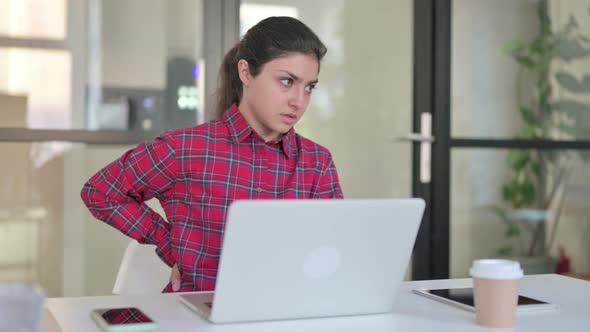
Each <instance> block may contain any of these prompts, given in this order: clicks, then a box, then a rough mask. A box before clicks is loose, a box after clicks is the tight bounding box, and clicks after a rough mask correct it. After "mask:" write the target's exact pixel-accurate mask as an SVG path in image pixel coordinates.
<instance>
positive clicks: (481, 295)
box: [469, 259, 523, 328]
mask: <svg viewBox="0 0 590 332" xmlns="http://www.w3.org/2000/svg"><path fill="white" fill-rule="evenodd" d="M469 272H470V274H471V276H472V277H473V292H474V302H475V318H476V322H477V323H478V324H479V325H482V326H486V327H494V328H510V327H513V326H514V322H515V320H516V306H517V303H518V289H519V286H520V279H521V278H522V276H523V272H522V269H521V268H520V264H519V263H518V262H516V261H511V260H505V259H480V260H476V261H474V262H473V264H472V266H471V269H470V271H469Z"/></svg>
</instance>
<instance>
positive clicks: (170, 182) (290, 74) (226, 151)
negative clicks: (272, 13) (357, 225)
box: [81, 17, 342, 292]
mask: <svg viewBox="0 0 590 332" xmlns="http://www.w3.org/2000/svg"><path fill="white" fill-rule="evenodd" d="M325 53H326V48H325V46H324V45H323V44H322V42H321V41H320V40H319V38H318V37H317V36H316V35H315V34H314V33H313V32H312V31H311V30H310V29H309V28H308V27H307V26H306V25H304V24H303V23H301V22H300V21H298V20H296V19H293V18H289V17H270V18H267V19H265V20H263V21H261V22H259V23H258V24H257V25H255V26H254V27H252V28H251V29H250V30H249V31H248V32H247V33H246V35H245V36H244V38H243V39H242V41H241V42H240V43H238V44H237V45H236V46H234V47H233V48H232V49H231V50H230V51H229V52H228V53H227V54H226V56H225V57H224V62H223V64H222V66H221V69H220V79H219V81H220V86H219V88H218V91H217V98H218V105H217V113H218V115H219V116H220V119H217V120H213V121H210V122H208V123H205V124H202V125H199V126H195V127H189V128H180V129H176V130H173V131H170V132H166V133H164V134H162V135H161V136H160V137H158V138H156V139H155V140H154V141H153V142H149V143H143V144H140V145H138V146H137V147H136V148H134V149H132V150H130V151H128V152H126V153H125V154H124V155H123V156H122V157H121V158H120V159H118V160H115V161H114V162H112V163H111V164H109V165H108V166H106V167H105V168H104V169H102V170H101V171H100V172H98V173H97V174H95V175H94V176H93V177H92V178H91V179H90V180H89V181H88V182H87V183H86V184H85V185H84V188H83V189H82V193H81V196H82V200H83V201H84V203H85V204H86V206H87V207H88V209H89V210H90V212H91V213H92V214H93V215H94V216H95V217H96V218H97V219H99V220H102V221H104V222H106V223H107V224H109V225H111V226H113V227H115V228H117V229H118V230H120V231H121V232H123V233H124V234H126V235H128V236H130V237H132V238H133V239H136V240H137V241H139V242H140V243H148V244H155V245H156V247H157V249H156V252H157V254H158V255H159V256H160V258H161V259H162V260H163V261H164V262H166V264H168V265H169V266H171V267H172V274H171V283H170V284H168V286H167V287H166V288H165V289H164V292H170V291H206V290H213V289H214V288H215V278H216V275H217V267H218V263H219V255H220V249H221V242H222V236H223V229H224V223H225V219H226V213H227V209H228V206H229V204H230V203H231V202H233V201H234V200H236V199H307V198H342V190H341V188H340V184H339V180H338V175H337V173H336V168H335V166H334V163H333V161H332V157H331V155H330V152H329V151H328V150H327V149H326V148H324V147H322V146H320V145H318V144H316V143H314V142H312V141H310V140H308V139H306V138H303V137H302V136H300V135H298V134H296V133H295V132H294V129H293V126H294V125H295V124H296V123H297V122H298V121H299V120H300V119H301V117H302V116H303V114H304V113H305V110H306V108H307V105H308V104H309V100H310V97H311V93H312V90H313V89H314V87H315V85H316V83H317V82H318V74H319V67H320V61H321V59H322V57H323V56H324V54H325ZM153 197H156V198H157V199H158V200H159V201H160V204H161V205H162V207H163V209H164V211H165V213H166V217H167V219H168V222H166V221H165V220H164V219H163V218H162V217H161V216H159V215H158V214H157V213H155V212H154V211H152V210H151V209H150V208H149V207H148V206H147V205H146V204H145V201H146V200H149V199H151V198H153Z"/></svg>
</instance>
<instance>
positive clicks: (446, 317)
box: [42, 275, 590, 332]
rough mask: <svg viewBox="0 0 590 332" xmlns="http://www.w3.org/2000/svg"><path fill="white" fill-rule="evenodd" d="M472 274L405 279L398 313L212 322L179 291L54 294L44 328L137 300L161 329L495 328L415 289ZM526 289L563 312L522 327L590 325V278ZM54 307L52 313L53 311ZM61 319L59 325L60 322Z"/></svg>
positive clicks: (521, 319) (542, 281)
mask: <svg viewBox="0 0 590 332" xmlns="http://www.w3.org/2000/svg"><path fill="white" fill-rule="evenodd" d="M471 285H472V283H471V279H452V280H432V281H412V282H406V283H404V284H403V285H402V289H401V291H400V293H399V295H398V298H397V302H396V306H395V308H394V311H393V313H391V314H383V315H367V316H355V317H337V318H321V319H305V320H294V321H276V322H260V323H244V324H226V325H211V324H208V323H207V322H206V321H205V320H203V319H201V318H200V317H199V316H198V315H197V314H194V313H192V312H191V311H189V310H188V309H187V308H186V307H185V306H184V305H182V304H181V303H180V302H178V299H177V295H175V294H162V295H142V296H102V297H82V298H54V299H49V300H48V301H47V304H46V309H47V310H46V317H45V318H44V322H43V326H42V331H44V332H50V331H51V332H53V331H59V328H61V330H62V331H63V332H69V331H88V332H91V331H99V330H98V328H97V327H96V326H95V324H94V322H93V321H92V320H91V318H90V311H91V310H92V309H95V308H101V307H121V306H137V307H140V308H141V309H143V310H144V311H145V312H146V313H147V314H148V315H149V316H151V317H152V318H153V319H154V320H157V321H158V323H159V325H160V331H174V332H182V331H216V332H218V331H221V332H227V331H230V332H234V331H235V332H241V331H256V332H266V331H298V332H299V331H318V330H322V331H324V330H326V329H329V330H334V331H339V330H343V329H346V330H348V331H453V332H461V331H490V330H491V329H486V328H482V327H479V326H477V325H476V324H475V321H474V314H472V313H469V312H466V311H463V310H461V309H456V308H454V307H451V306H448V305H446V304H443V303H438V302H435V301H432V300H429V299H427V298H423V297H421V296H418V295H415V294H413V293H412V292H411V290H412V289H415V288H446V287H470V286H471ZM521 294H523V295H529V296H533V297H536V298H539V299H541V300H545V301H547V302H552V303H556V304H557V305H559V307H560V311H559V312H549V313H547V312H544V313H526V314H519V315H518V316H517V322H516V330H517V331H519V332H520V331H535V332H539V331H568V332H569V331H590V282H588V281H583V280H578V279H573V278H568V277H563V276H559V275H536V276H526V277H525V278H524V279H523V281H522V284H521ZM49 312H50V313H51V314H49ZM56 323H57V325H59V328H58V327H57V326H55V324H56Z"/></svg>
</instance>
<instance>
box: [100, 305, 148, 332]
mask: <svg viewBox="0 0 590 332" xmlns="http://www.w3.org/2000/svg"><path fill="white" fill-rule="evenodd" d="M91 316H92V319H94V321H95V322H96V324H97V325H98V327H100V329H101V330H102V331H104V332H132V331H156V330H157V329H158V324H156V322H154V320H153V319H151V318H150V317H148V315H146V314H145V313H144V312H143V311H141V310H139V309H138V308H112V309H95V310H93V311H92V314H91Z"/></svg>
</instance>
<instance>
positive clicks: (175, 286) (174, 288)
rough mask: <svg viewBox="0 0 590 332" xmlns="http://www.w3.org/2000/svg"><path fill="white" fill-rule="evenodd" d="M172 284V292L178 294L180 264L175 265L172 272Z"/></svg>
mask: <svg viewBox="0 0 590 332" xmlns="http://www.w3.org/2000/svg"><path fill="white" fill-rule="evenodd" d="M170 284H171V285H172V291H173V292H178V290H179V289H180V270H178V263H174V266H173V267H172V271H171V272H170Z"/></svg>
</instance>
